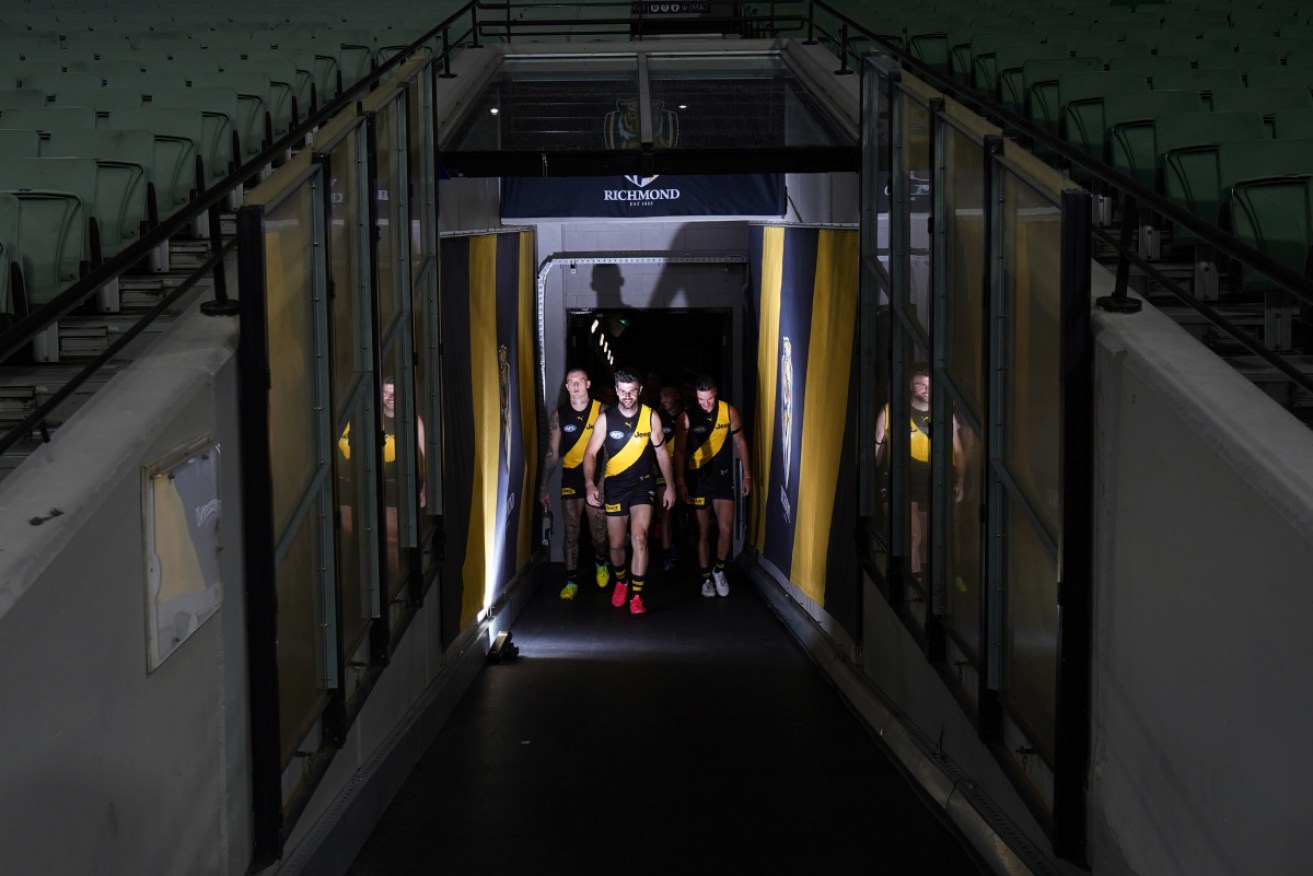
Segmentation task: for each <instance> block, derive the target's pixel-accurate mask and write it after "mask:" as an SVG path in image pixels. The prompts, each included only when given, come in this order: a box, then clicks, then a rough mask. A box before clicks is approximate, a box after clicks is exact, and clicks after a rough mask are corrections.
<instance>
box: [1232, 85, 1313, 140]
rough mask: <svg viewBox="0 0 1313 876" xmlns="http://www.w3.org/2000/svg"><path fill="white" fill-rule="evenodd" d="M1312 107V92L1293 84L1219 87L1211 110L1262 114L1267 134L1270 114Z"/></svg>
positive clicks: (1270, 128)
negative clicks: (1267, 86)
mask: <svg viewBox="0 0 1313 876" xmlns="http://www.w3.org/2000/svg"><path fill="white" fill-rule="evenodd" d="M1292 109H1313V94H1310V93H1309V90H1308V89H1307V88H1301V87H1299V86H1295V85H1285V86H1275V87H1273V88H1219V89H1218V90H1217V91H1214V92H1213V111H1214V112H1227V111H1234V110H1254V111H1256V112H1260V113H1262V114H1263V117H1264V119H1265V120H1266V122H1267V126H1268V134H1269V136H1270V135H1271V132H1272V127H1273V125H1272V114H1273V113H1276V112H1280V111H1281V110H1292Z"/></svg>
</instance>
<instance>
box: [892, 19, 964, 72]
mask: <svg viewBox="0 0 1313 876" xmlns="http://www.w3.org/2000/svg"><path fill="white" fill-rule="evenodd" d="M954 30H958V31H965V32H970V31H971V26H970V22H969V21H967V20H965V19H962V18H956V17H953V16H948V15H928V16H923V17H915V18H907V19H904V20H903V41H904V45H906V47H907V51H908V54H910V55H911V56H912V57H913V58H916V59H917V60H919V61H922V62H924V63H925V64H926V65H927V66H929V67H932V68H934V69H935V70H938V71H940V72H942V73H947V72H948V52H949V48H948V47H949V44H950V40H951V37H950V34H951V33H952V32H953V31H954Z"/></svg>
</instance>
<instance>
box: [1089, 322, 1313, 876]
mask: <svg viewBox="0 0 1313 876" xmlns="http://www.w3.org/2000/svg"><path fill="white" fill-rule="evenodd" d="M1097 341H1098V346H1097V353H1096V355H1097V359H1096V374H1097V394H1098V400H1097V405H1098V408H1097V417H1098V420H1097V422H1098V427H1099V431H1098V433H1097V444H1096V447H1097V452H1098V460H1097V465H1098V484H1097V489H1098V492H1097V496H1098V499H1097V509H1098V522H1097V534H1098V541H1097V559H1096V573H1097V582H1098V584H1097V587H1096V589H1095V637H1094V649H1095V650H1094V665H1095V675H1094V710H1093V711H1094V726H1093V731H1094V738H1093V743H1094V750H1093V763H1092V770H1091V788H1090V802H1091V825H1092V826H1091V832H1092V850H1091V855H1092V860H1093V862H1094V864H1095V869H1096V872H1099V873H1115V874H1120V873H1141V874H1149V873H1153V874H1162V876H1174V874H1181V876H1184V874H1191V876H1197V874H1248V873H1298V872H1302V871H1304V870H1306V869H1307V832H1308V826H1309V818H1308V813H1307V805H1306V801H1305V799H1304V798H1305V794H1306V791H1307V789H1308V787H1309V786H1310V784H1313V757H1310V755H1309V740H1310V739H1313V702H1310V700H1309V698H1308V697H1307V696H1305V695H1304V692H1305V691H1306V690H1307V688H1308V683H1307V671H1306V670H1307V667H1308V665H1309V664H1310V663H1313V637H1310V636H1309V634H1308V632H1309V629H1310V626H1313V589H1311V588H1310V587H1309V586H1308V584H1309V582H1310V580H1313V572H1311V571H1310V570H1313V538H1310V536H1311V535H1313V441H1310V438H1309V431H1308V429H1307V428H1306V427H1304V426H1303V425H1301V424H1300V423H1298V422H1297V421H1296V420H1295V419H1294V418H1293V417H1291V416H1290V415H1289V414H1288V413H1287V412H1285V411H1284V410H1282V409H1281V407H1280V406H1279V405H1277V404H1276V403H1275V402H1274V401H1272V400H1271V399H1270V398H1269V397H1268V396H1267V395H1266V394H1265V393H1263V392H1262V391H1261V390H1259V389H1257V388H1255V387H1254V386H1253V385H1252V384H1250V383H1249V381H1247V380H1246V379H1245V378H1243V377H1241V376H1240V375H1239V374H1238V373H1236V372H1235V371H1234V370H1232V369H1231V368H1230V367H1228V366H1226V365H1224V364H1222V363H1221V362H1220V361H1218V360H1216V359H1215V358H1213V357H1212V356H1211V355H1208V354H1206V353H1203V352H1202V350H1201V348H1200V347H1199V345H1198V344H1196V343H1195V342H1194V341H1192V340H1190V339H1188V338H1187V337H1185V332H1184V331H1183V330H1182V329H1181V328H1179V327H1178V326H1177V325H1176V324H1175V323H1173V322H1171V321H1170V320H1168V319H1167V318H1166V317H1164V316H1162V315H1161V314H1159V313H1156V312H1155V311H1153V310H1150V309H1147V308H1146V310H1145V312H1143V313H1140V314H1137V315H1134V316H1112V315H1106V314H1101V315H1100V316H1099V318H1098V320H1097Z"/></svg>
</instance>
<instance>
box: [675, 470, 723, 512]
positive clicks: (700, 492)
mask: <svg viewBox="0 0 1313 876" xmlns="http://www.w3.org/2000/svg"><path fill="white" fill-rule="evenodd" d="M684 486H686V487H688V503H689V504H690V505H692V506H693V507H694V508H707V507H710V505H711V503H712V502H714V501H715V500H717V499H733V498H734V477H733V474H732V472H731V469H730V467H729V466H728V465H727V466H725V467H724V468H720V467H718V466H716V465H715V464H714V463H713V464H711V465H709V466H706V467H704V468H699V469H693V470H691V471H689V472H688V474H687V475H685V477H684Z"/></svg>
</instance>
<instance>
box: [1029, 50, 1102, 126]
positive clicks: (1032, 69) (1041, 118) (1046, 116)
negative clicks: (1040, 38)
mask: <svg viewBox="0 0 1313 876" xmlns="http://www.w3.org/2000/svg"><path fill="white" fill-rule="evenodd" d="M1102 69H1103V61H1102V60H1101V59H1099V58H1035V59H1033V60H1030V61H1026V62H1025V63H1024V64H1022V65H1021V81H1022V88H1023V89H1024V91H1025V102H1026V113H1027V115H1029V116H1030V118H1031V119H1033V120H1034V121H1035V122H1036V124H1038V125H1040V126H1041V127H1043V128H1046V129H1048V130H1049V131H1050V132H1052V133H1054V134H1056V133H1057V132H1058V127H1059V123H1060V122H1061V120H1062V112H1061V110H1062V107H1061V104H1059V103H1058V77H1059V76H1062V75H1064V74H1066V73H1071V72H1077V71H1089V72H1096V71H1099V70H1102Z"/></svg>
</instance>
